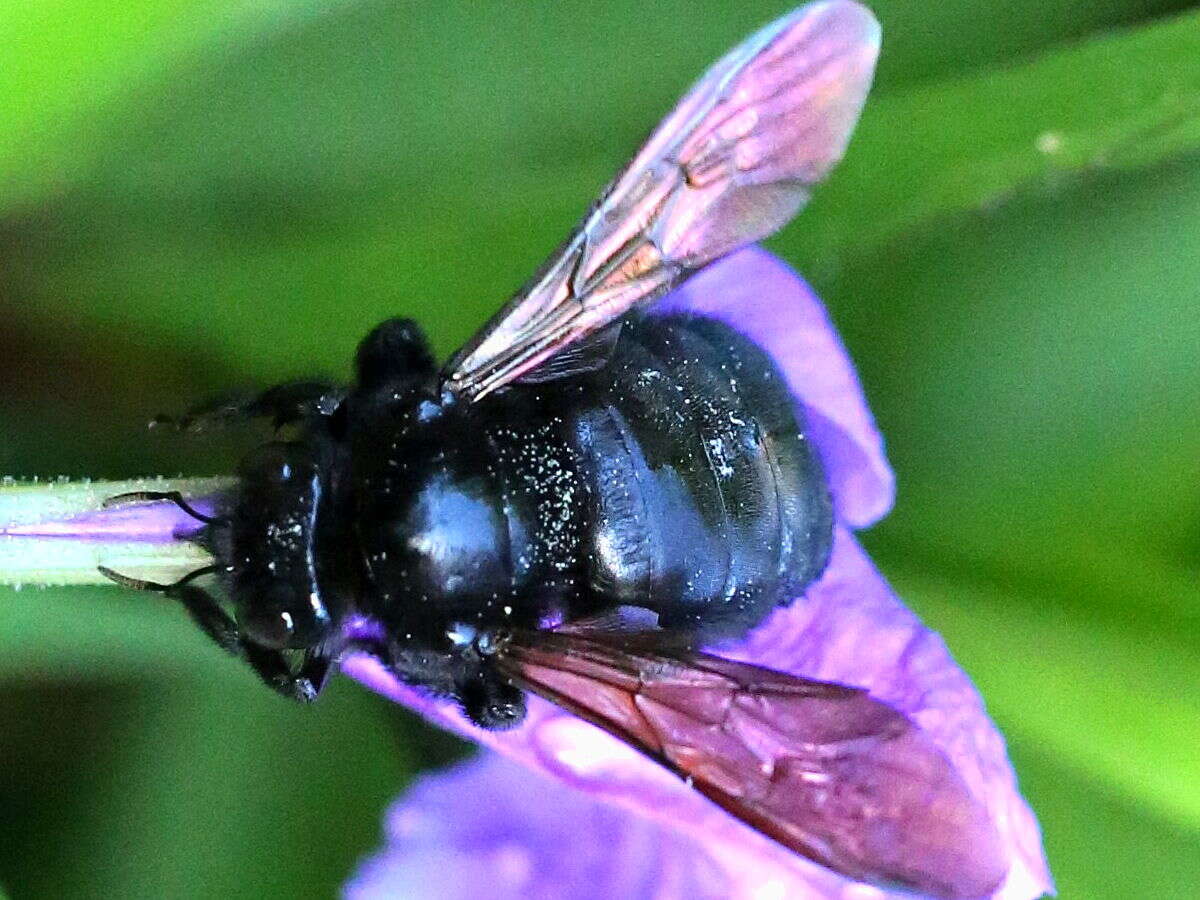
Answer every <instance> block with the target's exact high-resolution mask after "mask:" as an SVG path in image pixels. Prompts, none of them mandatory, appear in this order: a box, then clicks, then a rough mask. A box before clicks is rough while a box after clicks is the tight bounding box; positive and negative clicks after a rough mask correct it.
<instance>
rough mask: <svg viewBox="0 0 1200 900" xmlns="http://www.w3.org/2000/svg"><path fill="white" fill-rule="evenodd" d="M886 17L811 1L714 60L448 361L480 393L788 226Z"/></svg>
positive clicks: (831, 149) (837, 139) (831, 156)
mask: <svg viewBox="0 0 1200 900" xmlns="http://www.w3.org/2000/svg"><path fill="white" fill-rule="evenodd" d="M878 52H879V25H878V23H877V22H876V21H875V19H874V17H873V16H872V15H871V13H870V12H868V11H867V10H866V9H865V8H864V7H862V6H859V5H858V4H857V3H853V2H850V0H825V2H819V3H810V4H808V5H807V6H802V7H800V8H799V9H797V10H795V11H794V12H792V13H791V14H789V15H787V16H785V17H783V18H782V19H779V20H778V21H776V22H774V23H772V24H771V25H768V26H767V27H766V28H764V29H762V30H761V31H759V32H758V33H757V34H755V35H754V36H753V37H751V38H750V39H749V40H747V41H746V42H745V43H743V44H742V45H740V46H739V47H737V48H735V49H734V50H733V51H732V52H731V53H729V54H728V55H727V56H725V57H724V58H723V59H722V60H721V61H720V62H718V63H717V64H716V65H715V66H713V67H712V68H711V69H710V70H709V71H708V72H707V73H706V74H705V75H704V76H703V77H702V78H701V79H700V81H699V82H697V83H696V85H695V86H693V88H692V89H691V91H689V92H688V94H687V95H685V96H684V98H683V100H682V101H680V103H679V105H678V106H677V107H676V108H675V110H674V112H672V113H671V114H670V115H669V116H667V118H666V119H665V120H664V121H663V123H662V124H661V125H660V126H659V127H658V129H657V130H656V131H655V132H654V134H653V135H651V137H650V139H649V141H647V142H646V145H645V146H644V147H643V148H642V149H641V151H640V152H639V153H638V154H637V156H636V157H634V159H633V161H632V162H631V163H630V164H629V166H628V167H627V168H626V169H625V171H624V172H623V173H622V174H620V175H619V176H618V177H617V179H616V180H615V181H614V182H613V183H612V184H611V185H610V186H609V188H608V189H607V190H606V191H605V192H604V194H603V195H602V197H601V198H600V200H599V201H598V203H597V204H596V205H595V207H593V209H592V211H591V212H590V213H588V215H587V216H586V217H585V218H584V220H583V222H582V223H581V224H580V225H579V226H578V228H577V229H576V230H575V232H574V233H573V234H572V235H571V237H570V238H568V240H567V241H566V243H565V244H564V245H563V246H562V247H561V248H560V249H559V250H558V251H557V252H556V253H555V255H554V256H552V257H551V258H550V259H549V260H548V261H547V263H546V264H545V266H544V267H543V268H542V269H541V270H540V271H539V272H538V273H537V274H536V275H535V276H534V278H533V279H532V280H531V281H530V282H529V283H528V284H527V285H526V286H525V287H524V288H522V290H521V291H519V292H518V293H517V295H516V296H515V297H514V298H513V299H512V300H511V301H509V303H508V304H507V305H506V306H505V307H504V308H503V309H501V310H500V312H499V313H498V314H497V315H496V316H495V317H494V318H493V319H492V320H491V321H490V322H489V323H488V324H487V325H486V326H485V327H484V328H483V330H482V331H481V332H480V333H479V334H478V335H477V336H476V337H475V339H474V340H472V341H471V342H470V343H469V344H467V345H466V346H465V347H464V348H463V349H462V350H460V351H459V353H458V354H456V356H455V357H454V358H453V359H452V360H451V361H450V363H449V364H448V365H447V368H446V372H445V378H446V386H447V387H448V388H449V389H450V390H452V391H455V392H456V393H459V394H462V395H465V396H468V397H470V398H472V399H479V398H481V397H483V396H485V395H486V394H488V393H489V392H491V391H494V390H496V389H497V388H499V387H502V386H504V385H506V384H509V383H511V382H512V381H514V380H516V379H518V378H523V377H524V378H528V377H531V376H532V375H533V374H534V370H535V369H537V368H538V367H539V366H541V365H542V364H543V363H544V362H545V361H546V360H547V359H549V358H550V357H551V356H554V355H555V354H557V353H558V352H560V351H561V350H563V349H564V348H565V347H567V346H569V345H571V344H574V343H575V342H577V341H579V340H580V339H581V338H584V337H586V336H589V335H594V334H596V333H597V332H600V331H601V330H602V329H603V328H604V327H605V326H606V325H609V324H610V323H612V322H614V321H615V320H616V319H618V318H619V317H620V316H622V315H624V314H625V313H626V312H628V311H629V310H631V309H633V308H635V307H638V306H642V305H645V304H647V303H649V302H650V301H651V300H653V299H654V298H656V297H659V296H661V295H662V294H663V293H665V292H666V291H667V290H669V289H670V288H671V287H672V286H673V285H675V284H677V283H678V282H679V281H680V280H682V279H683V278H684V277H686V276H687V275H688V274H689V273H691V272H693V271H695V270H696V269H697V268H699V267H701V266H703V265H706V264H707V263H709V262H711V261H712V260H714V259H717V258H718V257H720V256H723V255H724V254H726V253H728V252H730V251H731V250H734V249H736V248H737V247H739V246H741V245H743V244H747V243H751V242H753V241H757V240H760V239H762V238H764V237H766V236H767V235H769V234H771V233H773V232H775V231H776V230H778V229H779V228H781V227H782V226H783V225H784V224H785V223H786V222H787V221H788V220H789V219H791V218H792V217H793V216H794V215H795V214H796V213H797V212H798V211H799V210H800V208H801V207H802V206H804V204H805V202H806V201H807V200H808V197H809V193H810V189H811V188H812V186H813V185H814V184H816V183H817V182H819V181H820V180H821V179H823V178H824V177H825V175H826V174H827V173H828V172H829V170H830V169H831V168H832V167H833V165H834V164H835V163H836V162H837V161H838V160H839V159H840V158H841V156H842V153H843V151H844V150H845V148H846V144H847V142H848V141H849V138H850V133H851V131H853V129H854V125H855V123H856V122H857V121H858V114H859V112H860V110H861V109H862V105H863V101H864V100H865V99H866V95H867V90H868V89H869V87H870V84H871V78H872V75H873V73H874V69H875V59H876V56H877V55H878Z"/></svg>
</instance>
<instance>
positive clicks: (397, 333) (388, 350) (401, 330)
mask: <svg viewBox="0 0 1200 900" xmlns="http://www.w3.org/2000/svg"><path fill="white" fill-rule="evenodd" d="M354 367H355V371H356V372H357V373H358V387H359V389H360V390H366V391H370V390H372V389H374V388H378V387H380V386H382V385H386V384H389V383H391V382H393V381H396V380H400V379H408V378H424V377H427V376H430V375H433V373H434V372H435V371H436V367H437V363H436V362H435V360H434V358H433V351H432V350H430V349H429V342H428V341H427V340H426V339H425V334H424V333H423V332H422V331H421V327H420V326H419V325H417V323H416V322H414V321H413V320H412V319H388V320H387V321H386V322H383V323H381V324H379V325H376V326H375V328H374V329H373V330H372V331H371V333H370V334H368V335H367V336H366V337H365V338H363V339H362V343H360V344H359V345H358V353H357V355H356V357H355V363H354Z"/></svg>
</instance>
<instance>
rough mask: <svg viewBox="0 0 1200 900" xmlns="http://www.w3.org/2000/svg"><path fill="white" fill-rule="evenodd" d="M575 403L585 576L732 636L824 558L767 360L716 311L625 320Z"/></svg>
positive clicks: (817, 518)
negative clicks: (602, 365)
mask: <svg viewBox="0 0 1200 900" xmlns="http://www.w3.org/2000/svg"><path fill="white" fill-rule="evenodd" d="M594 396H595V398H596V402H595V404H589V405H587V406H586V407H585V408H583V409H581V410H580V411H579V412H578V413H577V415H576V417H575V428H574V432H575V437H574V443H575V444H576V449H577V452H578V453H579V457H580V459H581V460H582V464H583V469H584V471H585V473H586V475H587V478H588V480H589V481H590V482H591V484H592V485H593V487H592V491H591V499H590V510H589V513H590V514H589V515H588V516H587V518H588V535H587V540H586V543H587V544H588V546H589V551H590V563H589V580H590V585H591V588H592V589H593V590H595V591H597V592H598V593H600V594H603V595H605V596H607V597H608V598H610V600H611V601H612V602H617V603H622V604H630V605H637V606H645V607H647V608H650V609H653V610H655V611H656V612H658V614H659V616H660V619H661V620H662V621H663V624H664V625H666V626H668V627H672V628H676V629H685V630H690V631H694V632H696V633H698V634H701V635H704V636H706V637H710V638H720V637H726V636H736V635H739V634H741V633H744V632H745V631H746V630H748V629H749V628H751V627H753V626H754V625H756V624H757V623H758V622H760V621H761V620H762V619H763V618H764V617H765V616H766V615H767V614H768V613H769V612H770V610H771V609H772V608H774V607H775V606H776V605H778V604H779V603H786V602H790V601H791V600H793V599H795V597H796V596H798V595H799V594H800V593H801V592H802V591H803V590H804V588H805V587H807V586H808V584H810V583H811V582H812V581H813V580H814V579H815V578H816V577H817V576H818V575H819V574H820V572H821V571H822V570H823V569H824V567H825V563H826V561H827V558H828V554H829V546H830V541H831V535H832V513H831V509H830V501H829V494H828V489H827V486H826V483H825V478H824V474H823V472H822V471H821V467H820V464H819V462H818V460H817V459H816V456H815V454H814V452H813V449H812V447H811V446H810V444H809V442H808V441H807V439H806V437H805V433H804V432H805V423H804V420H803V414H802V412H801V411H800V409H799V406H798V404H797V403H796V401H795V400H794V399H793V398H792V397H791V395H790V393H789V391H788V389H787V386H786V384H785V382H784V380H783V378H782V377H781V376H780V374H779V372H778V370H777V369H776V367H775V365H774V363H772V362H771V360H770V359H769V358H768V357H767V356H766V354H765V353H763V352H762V351H761V350H760V349H759V348H758V347H756V346H755V345H753V344H752V343H750V342H749V341H748V340H747V339H746V338H744V337H742V336H741V335H739V334H738V333H737V332H735V331H733V330H732V329H731V328H729V327H728V326H726V325H723V324H722V323H720V322H717V321H715V320H712V319H705V318H698V317H683V316H664V317H651V318H648V319H646V320H644V321H642V322H639V323H637V324H635V325H630V326H627V327H626V333H625V334H624V335H622V339H621V342H620V344H619V345H618V348H617V351H616V355H615V357H614V359H613V360H612V362H611V363H610V365H609V366H608V367H607V368H606V370H605V371H604V372H603V373H602V374H601V375H600V376H598V377H597V378H596V380H595V394H594Z"/></svg>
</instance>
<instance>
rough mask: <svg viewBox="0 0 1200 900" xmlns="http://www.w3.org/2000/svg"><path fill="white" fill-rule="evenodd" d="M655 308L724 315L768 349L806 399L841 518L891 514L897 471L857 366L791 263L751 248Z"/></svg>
mask: <svg viewBox="0 0 1200 900" xmlns="http://www.w3.org/2000/svg"><path fill="white" fill-rule="evenodd" d="M655 311H656V312H659V311H661V312H664V313H669V312H685V311H687V312H695V313H700V314H703V315H706V316H710V317H712V318H716V319H720V320H721V321H723V322H725V323H726V324H728V325H731V326H732V327H734V328H736V329H737V330H738V331H740V332H741V333H742V334H744V335H745V336H746V337H748V338H750V339H751V340H752V341H754V342H755V343H756V344H758V345H759V346H760V347H762V348H763V349H764V350H766V351H767V352H768V353H769V354H770V355H771V357H772V358H773V359H774V360H775V362H776V364H777V365H778V366H779V367H780V368H781V369H782V371H783V374H784V376H785V377H786V378H787V381H788V384H789V386H790V387H791V389H792V392H793V393H794V394H795V395H796V396H797V397H798V398H800V400H801V401H802V402H803V403H804V406H805V409H806V411H807V413H808V418H809V433H810V435H811V437H812V440H813V443H814V444H815V445H816V446H817V448H818V450H819V451H820V453H821V459H822V461H823V462H824V463H825V471H826V474H827V475H828V477H829V482H830V488H831V489H832V491H833V497H834V503H835V505H836V507H837V513H838V517H839V518H840V519H841V520H842V521H843V522H845V523H846V524H847V525H851V526H853V527H855V528H862V527H864V526H867V525H870V524H872V523H873V522H876V521H878V520H879V519H881V518H882V517H883V516H884V515H886V514H887V512H888V510H889V509H891V508H892V501H893V499H894V498H895V488H896V486H895V478H894V476H893V475H892V470H891V467H890V466H888V462H887V457H886V455H885V454H884V449H883V438H882V436H881V435H880V434H879V430H878V429H877V428H876V427H875V420H874V419H873V418H872V417H871V411H870V410H869V409H868V408H867V402H866V399H865V398H864V397H863V393H862V388H861V387H860V386H859V383H858V377H857V376H856V375H855V373H854V365H853V363H851V361H850V357H849V355H848V354H847V353H846V348H845V347H843V346H842V342H841V339H840V338H838V335H837V332H836V331H835V330H834V328H833V325H832V323H830V321H829V316H828V315H827V314H826V312H825V308H824V306H823V305H822V304H821V301H820V300H819V299H818V298H817V295H816V294H814V293H813V291H812V288H810V287H809V286H808V284H807V283H806V282H805V281H804V279H802V278H801V277H800V276H799V275H797V274H796V273H795V272H794V271H793V270H792V269H791V267H789V266H788V265H787V263H785V262H783V260H781V259H779V258H777V257H775V256H772V255H771V254H770V253H768V252H767V251H766V250H763V249H762V248H761V247H747V248H746V249H744V250H739V251H738V252H737V253H733V254H730V255H729V256H727V257H725V259H723V260H721V261H720V262H717V263H714V264H713V265H711V266H709V267H708V268H706V269H703V270H702V271H700V272H699V273H698V274H697V275H695V276H694V277H692V278H691V279H689V280H688V281H687V282H686V283H685V284H684V285H683V286H682V287H681V288H679V289H678V290H676V291H673V292H672V293H671V294H670V295H668V296H667V297H664V298H663V299H662V300H661V301H660V302H659V304H658V305H657V306H656V307H655Z"/></svg>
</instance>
